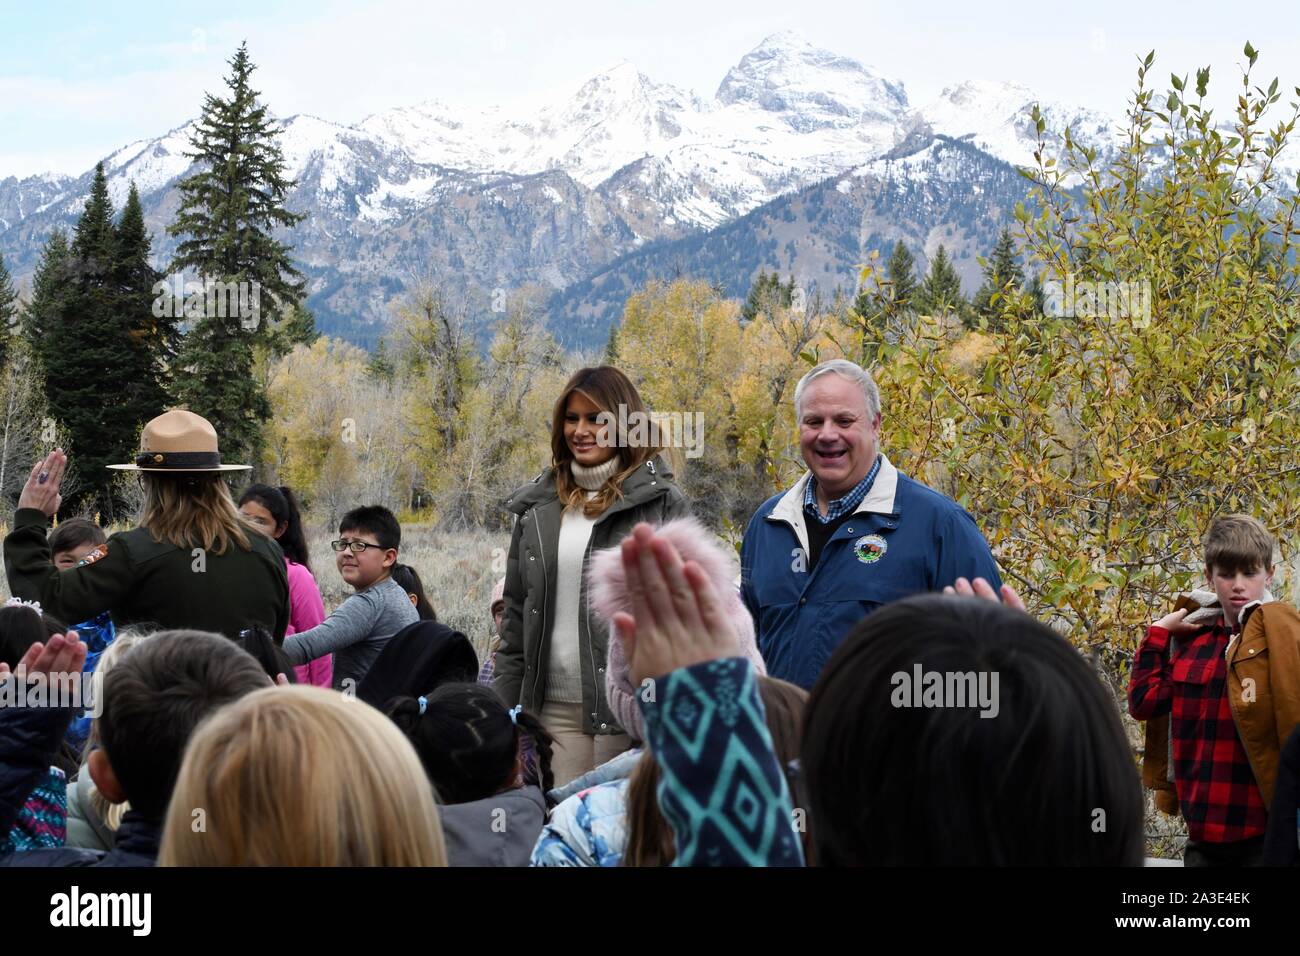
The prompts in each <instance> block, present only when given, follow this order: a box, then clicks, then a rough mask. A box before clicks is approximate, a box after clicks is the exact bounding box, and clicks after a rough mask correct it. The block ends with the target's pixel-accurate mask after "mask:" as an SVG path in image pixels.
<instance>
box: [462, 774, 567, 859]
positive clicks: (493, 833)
mask: <svg viewBox="0 0 1300 956" xmlns="http://www.w3.org/2000/svg"><path fill="white" fill-rule="evenodd" d="M438 817H439V819H441V820H442V838H443V840H444V841H445V842H446V844H447V865H448V866H527V865H528V860H529V858H530V857H531V856H532V853H533V844H535V843H536V842H537V838H538V837H539V836H540V835H541V833H542V825H543V824H544V823H545V822H546V800H545V799H544V798H543V797H542V791H541V788H539V787H520V788H518V789H515V790H503V791H502V792H501V793H498V794H496V795H495V796H492V797H484V798H483V799H482V800H474V801H472V802H470V803H452V804H445V805H440V806H439V807H438Z"/></svg>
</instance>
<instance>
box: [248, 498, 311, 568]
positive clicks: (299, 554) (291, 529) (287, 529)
mask: <svg viewBox="0 0 1300 956" xmlns="http://www.w3.org/2000/svg"><path fill="white" fill-rule="evenodd" d="M250 501H255V502H257V503H258V504H259V505H261V506H262V507H263V508H265V509H266V510H267V511H269V512H270V513H271V519H272V520H273V521H275V525H276V527H277V528H278V527H279V526H280V525H284V531H283V532H282V533H281V535H280V537H278V538H276V541H277V542H278V543H279V545H280V550H281V551H283V552H284V556H285V557H286V558H288V559H289V560H290V561H292V562H294V563H295V564H301V565H302V566H303V567H304V568H306V569H307V570H308V571H310V570H311V561H310V559H309V557H308V554H307V536H306V534H305V533H304V532H303V528H302V510H301V509H300V508H299V507H298V499H297V498H296V497H295V496H294V493H293V489H291V488H290V487H288V486H287V485H281V486H280V487H279V488H272V487H271V486H270V485H263V484H253V485H249V486H248V488H247V489H245V491H244V493H243V494H242V495H240V496H239V503H240V504H241V505H243V504H247V503H248V502H250Z"/></svg>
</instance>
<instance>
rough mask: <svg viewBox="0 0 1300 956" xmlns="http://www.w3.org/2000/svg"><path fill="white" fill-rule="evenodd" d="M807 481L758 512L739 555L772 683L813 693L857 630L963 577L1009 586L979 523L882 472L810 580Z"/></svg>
mask: <svg viewBox="0 0 1300 956" xmlns="http://www.w3.org/2000/svg"><path fill="white" fill-rule="evenodd" d="M808 478H809V474H805V475H804V476H803V477H802V478H801V479H799V481H798V482H796V483H795V485H794V487H793V488H791V489H790V490H789V491H787V492H785V493H784V494H780V495H774V496H773V497H771V498H769V499H768V500H767V501H765V502H764V503H763V505H762V506H761V507H760V508H759V509H758V511H757V512H755V514H754V517H753V518H752V519H751V520H750V522H749V527H748V528H746V529H745V538H744V542H743V543H742V544H741V549H740V566H741V596H742V597H743V598H744V601H745V606H746V607H748V608H749V613H750V614H751V615H752V616H753V618H754V627H755V629H756V631H757V632H758V647H759V650H760V651H762V653H763V660H764V662H765V663H766V664H767V673H768V674H769V676H771V677H779V678H781V679H782V680H787V681H790V682H791V683H794V684H798V685H799V686H800V687H804V688H811V687H812V685H813V684H814V683H816V681H817V676H818V675H819V674H820V673H821V670H822V667H823V666H824V665H825V664H826V661H827V659H828V658H829V657H830V656H831V653H832V652H833V651H834V650H835V648H836V647H838V646H839V644H840V641H842V640H844V638H845V636H846V635H847V634H848V632H849V631H850V629H852V627H853V625H855V624H857V623H858V621H860V620H861V619H862V618H863V617H864V616H866V615H867V614H870V613H871V612H872V611H874V610H875V609H876V608H878V607H880V606H881V605H882V604H887V603H889V602H890V601H896V600H898V599H899V598H904V597H907V596H908V595H911V594H918V593H924V592H927V591H936V590H942V589H943V588H944V587H945V586H946V585H949V584H952V583H953V582H954V581H956V579H957V578H959V577H966V578H976V577H982V578H986V579H987V580H988V581H989V583H990V584H992V585H993V587H994V588H998V587H1000V586H1001V584H1002V578H1001V577H1000V576H999V574H998V568H997V564H996V562H995V561H994V560H993V555H992V553H990V551H989V546H988V542H986V541H985V540H984V536H983V535H981V534H980V531H979V528H977V527H976V525H975V520H974V519H973V518H972V517H971V516H970V515H969V514H967V513H966V511H965V510H964V509H963V508H962V507H961V506H960V505H958V504H957V503H956V502H955V501H953V500H952V499H951V498H948V497H946V496H945V495H941V494H939V493H938V492H937V491H934V490H933V489H931V488H927V487H926V486H925V485H923V484H921V483H920V482H917V481H913V480H912V479H911V478H908V477H907V476H906V475H904V474H902V473H900V472H899V471H898V469H897V468H895V467H894V466H893V465H892V464H890V462H889V459H888V458H886V457H885V456H884V455H883V453H882V454H881V463H880V473H879V474H878V475H877V476H876V480H875V483H874V484H873V485H872V487H871V490H870V492H868V493H867V496H866V497H865V498H863V499H862V503H861V504H859V505H858V507H857V510H856V511H855V512H854V514H853V517H851V518H850V519H848V521H846V522H845V523H844V524H842V525H841V526H840V527H839V528H838V529H837V530H836V532H835V534H834V535H833V536H832V537H831V539H830V540H829V541H827V542H826V546H825V547H824V548H823V549H822V552H821V555H820V557H819V558H818V561H817V566H816V567H815V568H813V570H812V571H811V573H810V572H809V571H808V570H807V564H808V562H807V554H808V533H807V528H806V526H805V523H804V522H805V521H806V520H807V519H806V518H805V516H804V513H803V499H804V489H805V487H806V486H807V484H808Z"/></svg>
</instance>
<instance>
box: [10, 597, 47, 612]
mask: <svg viewBox="0 0 1300 956" xmlns="http://www.w3.org/2000/svg"><path fill="white" fill-rule="evenodd" d="M5 607H29V608H31V609H32V610H33V611H35V612H36V613H37V614H42V615H43V614H44V613H45V612H44V611H42V610H41V602H40V601H24V600H23V599H22V598H18V597H11V598H10V599H9V600H7V601H5Z"/></svg>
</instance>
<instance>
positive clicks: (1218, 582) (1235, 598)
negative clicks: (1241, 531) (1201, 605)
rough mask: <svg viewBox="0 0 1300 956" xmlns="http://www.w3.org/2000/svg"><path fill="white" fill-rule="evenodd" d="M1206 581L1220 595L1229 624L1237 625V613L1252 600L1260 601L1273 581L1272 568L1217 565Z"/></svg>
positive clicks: (1221, 605) (1220, 603) (1220, 604)
mask: <svg viewBox="0 0 1300 956" xmlns="http://www.w3.org/2000/svg"><path fill="white" fill-rule="evenodd" d="M1206 581H1207V582H1208V583H1209V585H1210V587H1211V588H1213V589H1214V593H1215V594H1217V595H1218V597H1219V606H1220V607H1222V608H1223V609H1224V611H1225V612H1226V618H1227V621H1228V623H1229V625H1231V626H1233V627H1235V626H1236V624H1237V615H1238V614H1240V613H1241V609H1242V608H1243V607H1245V606H1246V605H1247V604H1249V603H1250V602H1251V601H1258V600H1259V599H1260V598H1262V597H1263V596H1264V592H1265V591H1266V590H1268V586H1269V585H1270V584H1271V583H1272V582H1273V569H1272V568H1256V569H1254V570H1253V571H1251V572H1246V571H1243V570H1240V569H1238V570H1236V571H1228V570H1226V569H1224V568H1222V567H1218V566H1216V567H1215V568H1214V573H1213V574H1207V575H1206Z"/></svg>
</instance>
